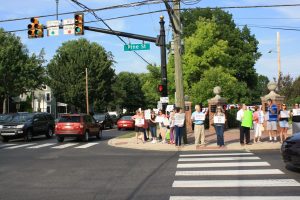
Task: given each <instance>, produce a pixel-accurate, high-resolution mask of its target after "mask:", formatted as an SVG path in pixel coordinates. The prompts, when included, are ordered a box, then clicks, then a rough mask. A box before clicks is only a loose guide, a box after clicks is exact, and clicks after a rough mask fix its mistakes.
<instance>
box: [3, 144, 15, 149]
mask: <svg viewBox="0 0 300 200" xmlns="http://www.w3.org/2000/svg"><path fill="white" fill-rule="evenodd" d="M14 145H16V144H1V145H0V148H3V147H9V146H14Z"/></svg>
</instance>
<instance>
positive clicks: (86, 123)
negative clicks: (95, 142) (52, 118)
mask: <svg viewBox="0 0 300 200" xmlns="http://www.w3.org/2000/svg"><path fill="white" fill-rule="evenodd" d="M55 135H56V138H57V141H58V142H63V141H64V139H65V137H77V138H78V139H82V140H83V141H84V142H88V141H89V137H90V136H96V137H97V138H98V139H101V137H102V129H101V127H100V125H99V124H98V123H97V122H96V120H95V119H94V118H93V117H92V116H90V115H87V114H65V115H62V116H61V117H60V118H59V120H58V122H57V123H56V125H55Z"/></svg>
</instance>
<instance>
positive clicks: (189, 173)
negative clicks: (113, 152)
mask: <svg viewBox="0 0 300 200" xmlns="http://www.w3.org/2000/svg"><path fill="white" fill-rule="evenodd" d="M172 188H173V191H174V192H173V193H174V194H176V195H174V196H173V195H172V196H170V200H221V199H222V200H223V199H230V200H250V199H251V200H252V199H255V200H287V199H300V196H288V197H287V196H275V195H274V194H273V193H272V192H269V193H268V190H267V192H264V193H263V196H259V195H257V196H247V195H245V196H244V195H243V194H242V193H241V194H240V193H239V196H230V195H229V196H222V195H224V194H228V193H226V191H225V192H223V193H222V192H221V193H220V194H218V192H220V191H221V190H226V189H227V190H229V189H231V190H232V189H236V190H237V191H241V189H242V188H247V191H248V192H253V194H256V193H255V192H256V190H257V188H275V189H278V188H280V189H281V190H283V189H284V188H289V189H290V188H295V189H296V190H299V189H300V183H299V182H298V181H297V180H295V179H289V178H287V177H285V173H284V172H283V171H281V170H279V169H276V168H273V167H272V166H271V165H270V163H268V162H265V161H263V160H261V158H260V157H258V156H256V155H254V153H251V152H237V153H203V154H192V153H190V154H181V155H180V156H179V159H178V164H177V170H176V173H175V180H174V182H173V184H172ZM192 189H196V190H193V191H194V193H197V195H194V196H185V195H184V194H188V193H189V192H190V191H191V190H192ZM205 190H206V191H209V190H212V191H215V192H214V193H212V195H209V196H208V195H206V193H205ZM195 191H196V192H195ZM270 191H271V190H270ZM180 193H183V195H178V194H180ZM194 193H193V194H194ZM290 195H292V194H290Z"/></svg>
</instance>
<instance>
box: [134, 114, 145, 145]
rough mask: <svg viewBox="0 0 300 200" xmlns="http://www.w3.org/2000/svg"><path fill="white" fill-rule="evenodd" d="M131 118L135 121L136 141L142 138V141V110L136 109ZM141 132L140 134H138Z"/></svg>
mask: <svg viewBox="0 0 300 200" xmlns="http://www.w3.org/2000/svg"><path fill="white" fill-rule="evenodd" d="M132 119H133V120H134V121H135V136H136V143H137V144H138V143H139V139H141V140H142V142H143V143H144V142H145V140H144V135H142V134H144V128H143V126H144V121H145V119H144V116H143V114H142V112H141V111H140V110H137V111H136V114H135V115H134V116H132ZM140 133H142V134H140Z"/></svg>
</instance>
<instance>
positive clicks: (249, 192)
mask: <svg viewBox="0 0 300 200" xmlns="http://www.w3.org/2000/svg"><path fill="white" fill-rule="evenodd" d="M124 133H125V132H124V131H122V132H120V131H116V130H106V131H104V133H103V136H104V137H103V139H102V140H101V141H99V140H97V139H91V141H90V143H89V144H91V146H89V145H86V143H81V142H77V141H75V140H67V141H65V143H64V144H62V145H64V146H62V145H58V144H56V140H55V138H53V139H45V138H44V137H41V138H37V139H35V140H34V141H32V142H31V143H25V142H23V141H21V140H16V141H11V142H9V144H11V145H10V146H9V145H7V144H1V143H0V199H1V200H2V199H3V200H37V199H38V200H43V199H49V200H50V199H51V200H53V199H55V200H60V199H61V200H69V199H70V200H77V199H78V200H81V199H82V200H94V199H97V200H104V199H116V200H122V199H125V200H126V199H128V200H129V199H130V200H131V199H136V200H141V199H146V200H147V199H149V200H150V199H151V200H154V199H157V200H158V199H165V200H167V199H176V198H177V199H183V198H182V197H181V196H186V197H190V198H192V197H193V196H194V197H197V199H201V198H200V197H201V196H210V197H211V196H218V197H220V198H221V199H229V196H282V197H283V196H299V198H298V197H293V198H290V199H295V198H296V199H300V190H299V189H300V184H299V183H300V172H297V171H290V170H287V169H286V168H285V165H284V164H283V163H282V161H281V158H280V154H279V152H278V151H256V152H250V153H252V154H251V155H243V154H244V153H248V154H249V152H229V151H226V152H207V151H205V152H199V151H198V152H157V151H153V152H152V151H140V150H128V149H120V148H114V147H110V146H108V145H107V142H108V139H110V138H113V137H115V136H117V135H120V134H124ZM4 145H5V146H4ZM24 145H25V146H24ZM26 145H28V146H26ZM154 145H155V144H154ZM199 153H202V155H201V157H199V155H195V154H199ZM210 153H212V154H210ZM215 153H242V154H240V155H213V154H215ZM203 154H205V155H203ZM182 156H186V157H182ZM243 157H245V159H246V160H243ZM248 157H258V158H254V159H259V160H247V159H248ZM182 158H192V161H184V160H183V161H180V160H179V159H182ZM194 158H196V160H197V159H199V158H201V159H204V160H201V159H200V160H198V161H196V160H193V159H194ZM207 158H208V160H206V159H207ZM212 158H217V159H219V160H216V161H214V160H209V159H212ZM224 158H225V161H224V160H222V159H224ZM232 158H233V159H234V160H236V161H234V160H233V161H232V160H226V159H232ZM220 159H221V160H220ZM212 162H213V163H219V164H220V165H221V167H216V166H215V164H214V165H213V166H209V165H210V164H211V163H212ZM232 162H235V163H237V164H238V165H239V163H246V162H247V163H250V162H264V163H265V164H266V163H267V164H268V165H267V166H252V167H245V166H244V167H242V166H235V167H223V166H222V163H223V164H224V163H232ZM177 164H179V165H181V164H192V165H193V164H196V165H197V164H199V165H200V166H201V165H202V164H206V165H207V166H205V167H203V168H199V166H198V167H194V166H191V168H179V165H178V166H177ZM225 165H226V164H225ZM245 169H247V170H258V171H264V170H266V172H267V171H268V170H277V171H279V172H280V173H282V174H264V172H263V174H261V175H259V174H253V175H224V174H221V175H219V176H216V175H209V173H208V172H211V170H219V171H220V172H219V173H223V172H224V170H235V172H232V173H236V172H240V171H243V170H245ZM178 171H181V173H183V174H185V173H192V174H190V175H185V176H183V175H182V176H175V173H176V172H178ZM182 171H183V172H182ZM190 171H202V172H201V173H202V174H201V175H199V174H198V175H195V174H194V173H199V172H190ZM279 179H280V180H279ZM283 179H286V180H285V182H282V181H283ZM251 180H259V182H257V186H256V185H255V187H253V186H251V187H249V186H247V184H251ZM278 180H279V183H278ZM207 181H209V182H207ZM224 181H225V182H224ZM236 181H238V185H237V186H230V184H234V182H236ZM249 181H250V183H249ZM270 181H271V182H272V181H273V182H272V183H270ZM274 181H275V184H279V185H280V186H276V185H275V186H270V184H274ZM252 182H253V181H252ZM254 182H255V181H254ZM222 183H225V184H224V186H222V185H221V186H222V187H221V186H218V184H219V185H220V184H222ZM243 184H246V186H242V185H243ZM252 184H253V183H252ZM255 184H256V182H255ZM288 184H290V185H291V186H287V185H288ZM298 184H299V185H298ZM205 199H207V197H205ZM214 199H216V198H215V197H214ZM231 199H232V198H231ZM253 199H257V198H253ZM281 199H282V200H283V198H281Z"/></svg>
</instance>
